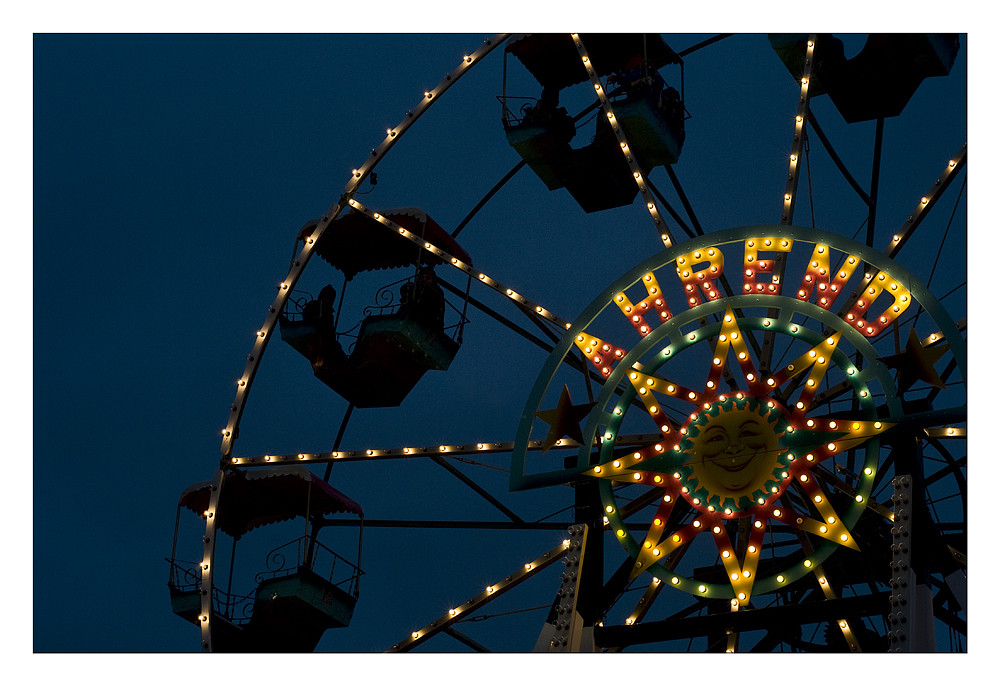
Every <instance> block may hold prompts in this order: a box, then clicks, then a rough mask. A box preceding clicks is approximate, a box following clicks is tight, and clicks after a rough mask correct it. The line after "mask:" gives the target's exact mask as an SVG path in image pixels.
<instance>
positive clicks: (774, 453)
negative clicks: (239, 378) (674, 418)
mask: <svg viewBox="0 0 1000 686" xmlns="http://www.w3.org/2000/svg"><path fill="white" fill-rule="evenodd" d="M780 414H781V413H780V412H778V411H777V410H775V409H774V408H768V407H767V406H766V405H764V404H763V403H761V402H759V401H758V400H756V399H754V398H750V399H747V398H742V399H738V400H737V399H729V400H723V401H717V402H714V403H712V404H711V405H710V406H709V407H708V408H706V409H703V410H702V411H701V412H698V413H697V414H696V415H695V416H694V418H693V419H689V420H688V422H687V425H686V426H685V428H684V435H685V439H684V440H682V441H681V444H680V446H681V449H682V450H683V452H684V454H685V455H686V456H687V459H686V461H685V463H684V466H685V467H686V471H689V474H688V475H687V476H688V482H689V483H690V484H691V485H692V487H691V488H690V491H689V492H690V493H691V494H692V498H698V499H699V501H701V502H705V503H709V504H712V505H714V506H715V507H716V509H720V510H721V509H724V508H725V507H730V508H731V509H733V510H743V509H745V508H746V507H748V506H750V505H752V504H753V503H754V502H756V500H757V498H759V497H761V496H764V497H766V496H767V495H768V489H769V487H770V486H773V485H775V484H777V483H780V481H781V470H782V464H781V463H780V462H779V460H778V455H779V451H780V448H779V440H780V438H781V436H783V435H784V433H783V432H782V431H779V430H778V420H779V418H780ZM775 477H777V478H775Z"/></svg>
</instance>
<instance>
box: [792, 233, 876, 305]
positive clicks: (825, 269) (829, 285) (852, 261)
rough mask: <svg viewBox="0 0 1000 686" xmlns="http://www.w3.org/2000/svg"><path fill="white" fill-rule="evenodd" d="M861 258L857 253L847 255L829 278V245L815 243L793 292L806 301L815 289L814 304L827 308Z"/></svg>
mask: <svg viewBox="0 0 1000 686" xmlns="http://www.w3.org/2000/svg"><path fill="white" fill-rule="evenodd" d="M860 262H861V260H860V259H859V258H858V256H857V255H848V256H847V259H846V260H844V264H842V265H841V266H840V269H839V270H837V272H836V273H835V274H834V276H833V279H832V281H831V279H830V246H828V245H823V244H822V243H817V244H816V247H815V248H814V249H813V254H812V257H810V258H809V267H808V269H806V275H805V276H804V277H802V284H801V285H800V286H799V292H798V293H796V294H795V297H797V298H798V299H799V300H805V301H806V302H808V301H809V300H810V299H811V298H812V294H813V289H814V288H815V289H816V290H817V293H816V304H817V305H819V306H820V307H822V308H823V309H824V310H829V309H830V307H831V306H832V305H833V302H834V301H835V300H836V299H837V296H838V295H840V293H841V291H842V290H843V289H844V284H845V283H847V280H848V279H849V278H851V274H853V273H854V270H855V268H857V266H858V264H860Z"/></svg>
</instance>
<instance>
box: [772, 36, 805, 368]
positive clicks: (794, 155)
mask: <svg viewBox="0 0 1000 686" xmlns="http://www.w3.org/2000/svg"><path fill="white" fill-rule="evenodd" d="M815 49H816V35H815V34H810V36H809V40H808V41H807V43H806V55H805V63H804V67H803V71H802V78H801V79H800V80H799V83H800V85H799V102H798V107H797V109H796V113H795V131H794V133H793V135H792V152H791V154H789V156H788V177H787V180H786V181H785V195H784V199H783V202H782V206H781V221H780V222H779V223H780V224H781V225H782V226H789V225H791V224H792V218H793V217H794V213H795V199H796V191H797V188H798V182H799V167H800V166H801V165H800V164H799V161H800V159H801V158H802V150H803V146H804V145H805V123H806V116H807V114H808V113H809V83H810V80H811V79H812V71H813V62H814V51H815ZM772 274H773V278H775V279H777V280H778V281H779V282H781V281H783V280H784V278H785V253H783V252H778V253H777V254H776V256H775V259H774V267H773V270H772ZM777 314H778V313H777V310H774V309H769V310H768V312H767V316H768V317H776V316H777ZM773 353H774V332H772V331H768V332H766V333H765V334H764V341H763V344H762V346H761V354H760V356H759V357H758V362H759V365H760V369H761V373H764V374H767V373H769V372H770V370H771V356H772V354H773Z"/></svg>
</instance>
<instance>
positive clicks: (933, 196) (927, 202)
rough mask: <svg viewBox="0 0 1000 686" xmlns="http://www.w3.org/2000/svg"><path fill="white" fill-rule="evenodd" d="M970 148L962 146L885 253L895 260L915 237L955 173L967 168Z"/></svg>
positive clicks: (921, 199)
mask: <svg viewBox="0 0 1000 686" xmlns="http://www.w3.org/2000/svg"><path fill="white" fill-rule="evenodd" d="M967 148H968V144H964V143H963V144H962V147H961V148H960V149H959V151H958V152H957V153H955V155H954V156H952V158H951V159H950V160H948V163H947V164H946V165H945V168H944V171H943V172H941V174H940V175H939V176H938V177H937V179H936V180H935V181H934V184H933V185H932V186H931V187H930V188H929V189H928V191H927V193H926V194H925V195H923V196H922V197H921V198H920V200H919V201H918V202H917V205H916V207H915V208H914V209H913V210H912V211H911V213H910V215H909V217H907V219H906V221H904V222H903V224H902V225H901V226H900V228H899V229H898V230H897V231H896V233H895V234H894V235H893V237H892V239H891V240H890V241H889V245H887V246H886V248H885V249H884V250H883V253H884V254H885V255H886V256H888V257H890V258H894V257H896V255H897V254H898V253H899V251H900V250H901V249H902V248H903V246H904V245H906V242H907V241H908V240H909V239H910V238H912V237H913V232H914V231H916V229H917V227H918V226H920V224H921V223H922V222H923V220H924V218H925V217H926V216H927V214H928V213H929V212H930V210H931V209H932V208H933V207H934V206H935V205H936V204H937V201H938V200H939V199H940V198H941V195H942V194H943V193H944V192H945V191H946V190H947V189H948V186H950V185H951V182H952V180H953V179H954V177H955V173H956V172H957V171H959V170H960V169H962V167H964V166H965V153H966V150H967Z"/></svg>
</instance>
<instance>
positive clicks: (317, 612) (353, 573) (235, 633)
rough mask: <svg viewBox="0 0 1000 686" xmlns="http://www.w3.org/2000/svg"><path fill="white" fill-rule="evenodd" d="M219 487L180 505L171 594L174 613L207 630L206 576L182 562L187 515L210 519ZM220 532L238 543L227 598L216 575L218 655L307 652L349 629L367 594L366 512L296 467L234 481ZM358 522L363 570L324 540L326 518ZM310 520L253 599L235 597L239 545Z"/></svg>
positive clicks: (198, 490)
mask: <svg viewBox="0 0 1000 686" xmlns="http://www.w3.org/2000/svg"><path fill="white" fill-rule="evenodd" d="M213 487H214V484H213V482H210V481H209V482H203V483H197V484H194V485H192V486H190V487H189V488H187V489H186V490H185V491H184V492H183V493H182V494H181V497H180V499H179V500H178V503H177V524H176V526H175V529H174V546H173V553H172V556H171V557H170V558H168V559H167V561H168V562H169V563H170V577H169V581H168V586H169V589H170V599H171V604H172V606H173V610H174V613H175V614H176V615H178V616H179V617H182V618H183V619H186V620H188V621H190V622H192V623H194V624H200V622H199V620H198V616H199V614H200V613H201V598H202V593H201V573H200V572H201V570H200V568H199V565H198V563H196V562H185V561H183V560H179V559H178V558H177V542H178V534H179V531H180V515H181V511H182V510H190V511H192V512H194V513H195V514H197V515H198V516H199V517H201V518H202V519H205V518H206V517H207V516H208V515H207V512H208V509H209V502H210V498H211V495H212V489H213ZM217 512H218V519H217V520H216V529H217V531H219V532H222V533H225V534H227V535H228V536H229V537H230V538H232V544H233V547H232V557H231V559H230V561H229V578H228V582H227V585H226V588H225V590H223V588H222V587H221V584H222V582H223V579H222V578H221V576H220V575H219V574H218V571H216V573H215V577H214V582H215V583H214V584H213V597H212V618H211V619H212V622H211V627H212V641H213V648H214V649H215V650H217V651H223V652H287V651H292V652H307V651H311V650H313V649H315V647H316V644H317V643H318V641H319V639H320V638H321V637H322V635H323V633H324V632H325V631H326V630H327V629H332V628H338V627H346V626H348V624H349V623H350V621H351V616H352V614H353V612H354V607H355V605H356V604H357V600H358V596H359V592H360V579H361V575H362V574H363V572H362V571H361V567H360V563H361V537H362V532H363V526H364V512H363V511H362V508H361V506H360V505H359V504H358V503H357V502H355V501H354V500H352V499H351V498H349V497H347V496H346V495H344V494H343V493H341V492H340V491H338V490H337V489H336V488H334V487H333V486H331V485H330V484H328V483H326V482H325V481H323V480H322V479H320V478H318V477H317V476H316V475H314V474H313V473H312V472H310V471H309V470H308V469H306V468H305V467H301V466H298V465H291V466H287V467H281V468H270V469H267V470H261V471H246V472H243V471H233V472H230V473H228V474H227V476H226V478H225V480H224V482H223V487H222V492H221V494H220V498H219V506H218V508H217ZM338 513H339V514H352V515H355V516H357V517H358V523H359V525H358V532H359V533H358V554H357V560H356V562H351V561H350V560H348V559H346V558H344V557H342V556H340V555H338V554H337V553H335V552H334V551H333V550H331V549H330V548H328V547H327V546H326V545H324V544H323V543H321V542H320V541H319V540H318V534H319V531H320V529H321V528H322V525H323V520H322V518H323V516H324V515H330V514H338ZM296 517H304V518H305V522H306V531H305V534H304V535H303V536H300V537H297V538H295V539H293V540H291V541H288V542H286V543H284V544H283V545H280V546H278V547H277V548H274V549H273V550H271V551H270V552H269V553H267V554H266V556H265V561H264V569H263V570H262V571H260V572H258V573H257V574H256V576H255V584H256V587H255V589H254V591H253V592H252V593H251V594H248V595H238V594H234V593H232V591H231V588H232V583H233V571H234V568H235V566H236V544H237V541H239V540H240V539H241V538H242V537H243V536H244V535H245V534H247V533H249V532H250V531H253V530H255V529H259V528H263V527H267V526H270V525H274V524H278V523H280V522H285V521H289V520H293V519H295V518H296ZM218 569H219V565H218V564H217V565H216V570H218Z"/></svg>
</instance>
